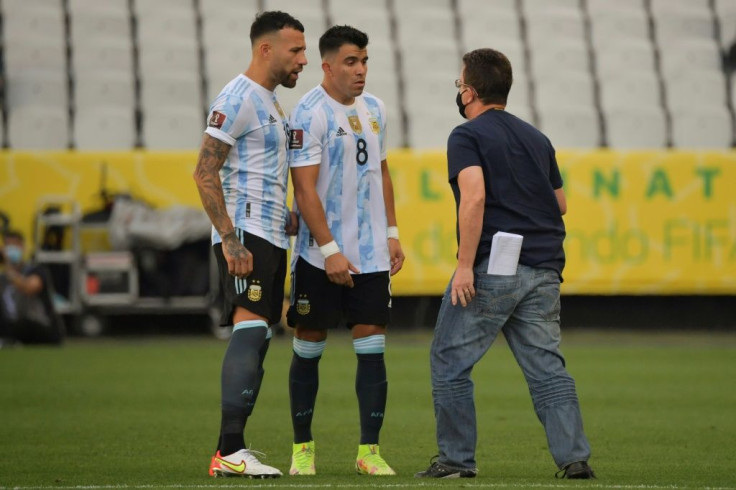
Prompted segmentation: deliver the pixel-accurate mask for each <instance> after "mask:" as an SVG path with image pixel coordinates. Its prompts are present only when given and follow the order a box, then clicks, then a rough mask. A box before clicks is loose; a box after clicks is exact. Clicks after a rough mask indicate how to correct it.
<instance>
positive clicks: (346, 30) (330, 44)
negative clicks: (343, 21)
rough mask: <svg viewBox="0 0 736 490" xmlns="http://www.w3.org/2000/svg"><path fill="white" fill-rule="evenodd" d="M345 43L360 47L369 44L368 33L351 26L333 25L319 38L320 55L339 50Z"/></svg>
mask: <svg viewBox="0 0 736 490" xmlns="http://www.w3.org/2000/svg"><path fill="white" fill-rule="evenodd" d="M343 44H355V45H356V46H358V49H363V48H365V47H366V46H368V34H366V33H365V32H363V31H359V30H358V29H356V28H355V27H350V26H332V27H330V28H329V29H327V30H326V31H325V33H324V34H322V36H321V37H320V38H319V55H320V56H324V55H325V54H327V53H331V52H333V51H337V50H338V49H340V47H342V45H343Z"/></svg>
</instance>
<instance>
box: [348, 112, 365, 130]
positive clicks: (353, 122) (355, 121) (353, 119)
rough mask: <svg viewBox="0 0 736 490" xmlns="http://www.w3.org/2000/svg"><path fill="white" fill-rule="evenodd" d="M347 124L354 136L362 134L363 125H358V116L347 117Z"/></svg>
mask: <svg viewBox="0 0 736 490" xmlns="http://www.w3.org/2000/svg"><path fill="white" fill-rule="evenodd" d="M348 122H349V123H350V127H351V128H352V129H353V132H354V133H355V134H360V133H362V132H363V125H362V124H360V119H359V118H358V116H348Z"/></svg>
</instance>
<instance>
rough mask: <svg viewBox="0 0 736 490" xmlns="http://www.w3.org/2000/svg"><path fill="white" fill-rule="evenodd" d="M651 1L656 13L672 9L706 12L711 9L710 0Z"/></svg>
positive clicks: (653, 11)
mask: <svg viewBox="0 0 736 490" xmlns="http://www.w3.org/2000/svg"><path fill="white" fill-rule="evenodd" d="M650 2H651V7H652V13H653V14H654V15H659V14H660V13H661V12H672V11H678V12H685V13H690V12H695V13H704V12H708V11H709V10H710V0H650Z"/></svg>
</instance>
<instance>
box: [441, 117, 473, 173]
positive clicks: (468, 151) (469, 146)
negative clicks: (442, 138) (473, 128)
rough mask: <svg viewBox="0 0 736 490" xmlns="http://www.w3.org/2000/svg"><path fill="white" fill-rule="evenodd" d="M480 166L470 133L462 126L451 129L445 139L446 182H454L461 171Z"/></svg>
mask: <svg viewBox="0 0 736 490" xmlns="http://www.w3.org/2000/svg"><path fill="white" fill-rule="evenodd" d="M480 164H481V158H480V154H479V152H478V145H477V144H476V142H475V140H474V138H473V135H472V133H471V132H470V131H469V130H468V129H467V128H466V127H464V126H458V127H456V128H455V129H453V130H452V133H450V137H449V138H448V139H447V172H448V180H450V181H452V180H455V179H456V178H457V176H458V175H459V174H460V172H461V171H462V170H463V169H465V168H467V167H476V166H480Z"/></svg>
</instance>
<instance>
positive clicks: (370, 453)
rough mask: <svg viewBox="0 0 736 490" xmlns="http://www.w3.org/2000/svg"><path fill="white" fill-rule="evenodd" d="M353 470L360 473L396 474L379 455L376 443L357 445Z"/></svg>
mask: <svg viewBox="0 0 736 490" xmlns="http://www.w3.org/2000/svg"><path fill="white" fill-rule="evenodd" d="M355 471H357V472H358V474H360V475H376V476H388V475H395V474H396V472H395V471H394V470H393V469H392V468H391V467H390V466H389V465H388V463H386V461H384V459H383V458H382V457H381V454H380V453H379V451H378V444H361V445H360V446H358V457H357V459H356V460H355Z"/></svg>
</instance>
